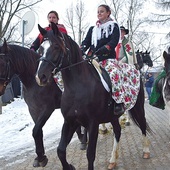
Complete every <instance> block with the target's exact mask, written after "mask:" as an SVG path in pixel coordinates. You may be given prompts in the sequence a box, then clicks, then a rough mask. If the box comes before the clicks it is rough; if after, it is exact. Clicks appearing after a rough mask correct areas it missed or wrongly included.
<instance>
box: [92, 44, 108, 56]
mask: <svg viewBox="0 0 170 170" xmlns="http://www.w3.org/2000/svg"><path fill="white" fill-rule="evenodd" d="M108 53H109V49H108V48H107V46H105V45H104V46H102V47H100V48H99V49H98V50H97V51H96V52H95V53H94V54H95V55H97V56H98V55H104V54H108Z"/></svg>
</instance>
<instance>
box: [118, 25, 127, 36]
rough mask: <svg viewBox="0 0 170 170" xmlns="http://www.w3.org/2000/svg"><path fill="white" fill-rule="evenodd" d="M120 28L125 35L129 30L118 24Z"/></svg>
mask: <svg viewBox="0 0 170 170" xmlns="http://www.w3.org/2000/svg"><path fill="white" fill-rule="evenodd" d="M120 30H121V31H125V35H127V34H129V30H128V29H125V27H124V26H120Z"/></svg>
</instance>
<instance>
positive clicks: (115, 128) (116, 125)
mask: <svg viewBox="0 0 170 170" xmlns="http://www.w3.org/2000/svg"><path fill="white" fill-rule="evenodd" d="M113 119H114V120H113V121H112V122H111V124H112V126H113V132H114V144H113V150H112V153H111V158H110V160H109V166H108V169H109V170H111V169H113V168H115V167H116V165H117V159H118V157H119V141H120V136H121V126H120V124H119V120H118V119H117V118H113Z"/></svg>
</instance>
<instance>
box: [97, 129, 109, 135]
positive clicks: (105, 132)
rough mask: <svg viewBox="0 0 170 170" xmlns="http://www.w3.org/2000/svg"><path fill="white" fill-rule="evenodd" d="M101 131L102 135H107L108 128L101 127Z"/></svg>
mask: <svg viewBox="0 0 170 170" xmlns="http://www.w3.org/2000/svg"><path fill="white" fill-rule="evenodd" d="M99 133H100V134H102V135H105V134H107V133H108V129H105V130H102V129H99Z"/></svg>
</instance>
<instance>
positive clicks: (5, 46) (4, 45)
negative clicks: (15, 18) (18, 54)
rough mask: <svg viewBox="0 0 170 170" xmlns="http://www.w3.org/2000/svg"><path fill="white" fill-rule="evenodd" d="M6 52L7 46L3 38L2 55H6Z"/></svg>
mask: <svg viewBox="0 0 170 170" xmlns="http://www.w3.org/2000/svg"><path fill="white" fill-rule="evenodd" d="M7 52H8V45H7V42H6V39H5V38H4V43H3V45H2V53H4V54H6V53H7Z"/></svg>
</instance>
